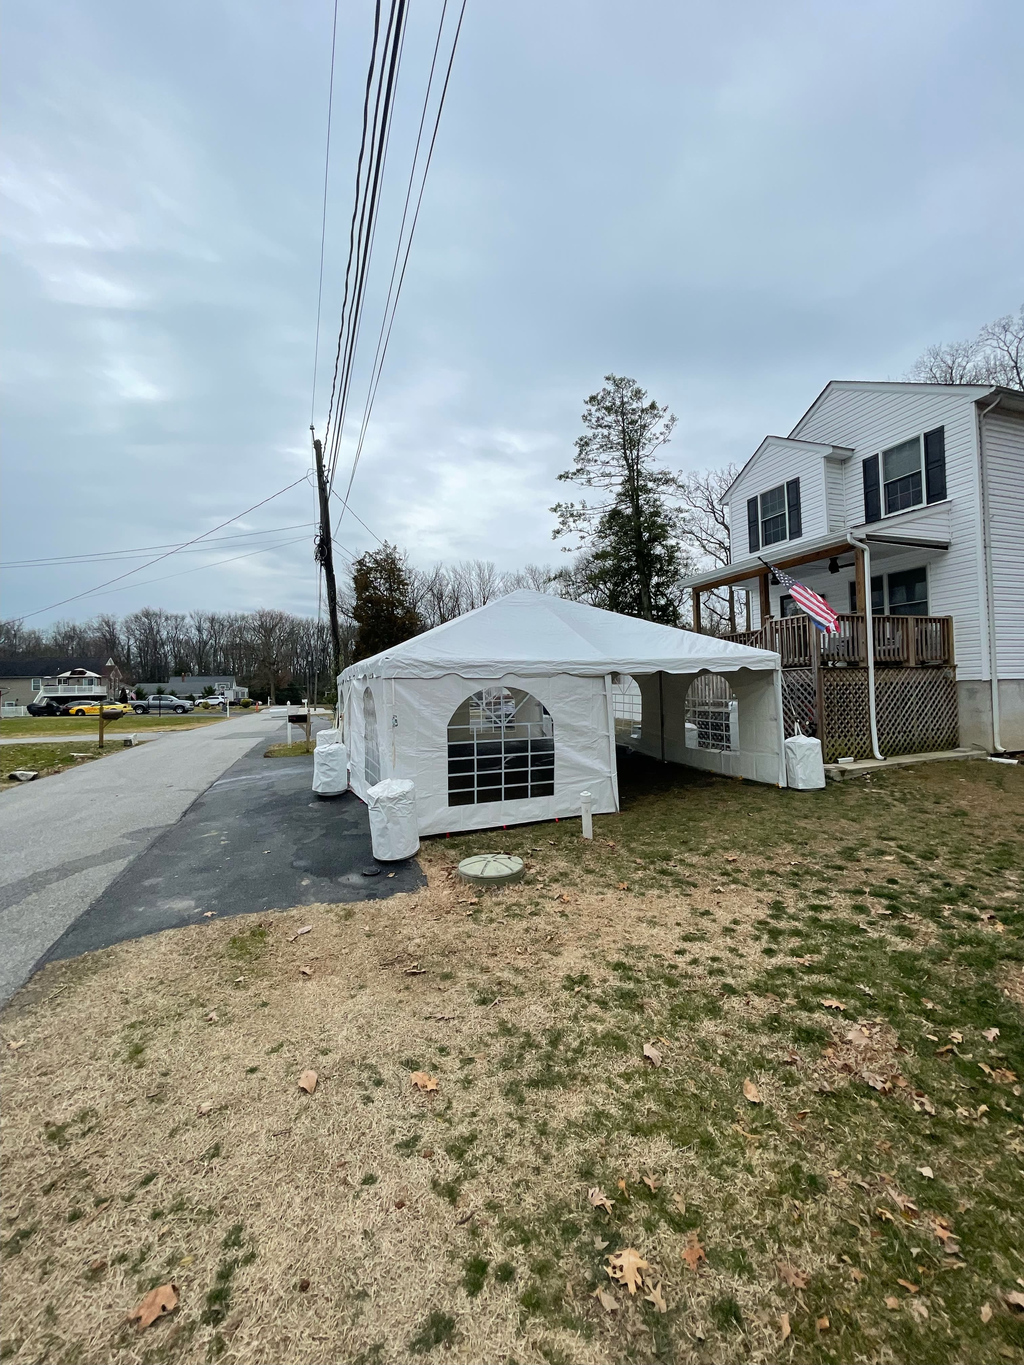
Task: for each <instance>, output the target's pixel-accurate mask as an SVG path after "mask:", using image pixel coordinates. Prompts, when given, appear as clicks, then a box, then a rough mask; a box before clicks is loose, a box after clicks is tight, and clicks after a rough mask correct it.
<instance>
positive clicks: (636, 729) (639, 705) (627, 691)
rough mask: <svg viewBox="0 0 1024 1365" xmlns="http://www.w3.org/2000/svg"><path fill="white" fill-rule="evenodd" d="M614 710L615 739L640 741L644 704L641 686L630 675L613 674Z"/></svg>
mask: <svg viewBox="0 0 1024 1365" xmlns="http://www.w3.org/2000/svg"><path fill="white" fill-rule="evenodd" d="M612 710H613V712H614V714H615V738H616V739H617V740H620V741H621V740H627V739H639V738H640V735H641V733H642V731H643V713H644V702H643V697H642V696H641V694H640V686H639V684H638V683H637V680H636V679H635V678H631V677H630V676H629V674H628V673H613V674H612Z"/></svg>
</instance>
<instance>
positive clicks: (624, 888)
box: [619, 882, 629, 891]
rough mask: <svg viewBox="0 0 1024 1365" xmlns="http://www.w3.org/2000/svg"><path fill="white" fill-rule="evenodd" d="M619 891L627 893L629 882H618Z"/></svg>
mask: <svg viewBox="0 0 1024 1365" xmlns="http://www.w3.org/2000/svg"><path fill="white" fill-rule="evenodd" d="M619 890H620V891H628V890H629V882H619Z"/></svg>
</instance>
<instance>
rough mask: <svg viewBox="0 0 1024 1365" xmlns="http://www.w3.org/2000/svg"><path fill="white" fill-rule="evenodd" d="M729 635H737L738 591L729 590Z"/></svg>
mask: <svg viewBox="0 0 1024 1365" xmlns="http://www.w3.org/2000/svg"><path fill="white" fill-rule="evenodd" d="M729 633H730V635H735V634H736V589H735V588H730V589H729Z"/></svg>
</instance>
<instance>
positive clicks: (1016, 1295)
mask: <svg viewBox="0 0 1024 1365" xmlns="http://www.w3.org/2000/svg"><path fill="white" fill-rule="evenodd" d="M1003 1298H1004V1299H1005V1300H1006V1302H1007V1303H1008V1304H1009V1305H1010V1307H1011V1308H1016V1309H1019V1310H1020V1311H1021V1312H1024V1294H1022V1293H1021V1292H1020V1290H1019V1289H1011V1290H1010V1291H1009V1293H1006V1294H1004V1295H1003Z"/></svg>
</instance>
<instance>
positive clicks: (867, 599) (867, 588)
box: [846, 531, 885, 762]
mask: <svg viewBox="0 0 1024 1365" xmlns="http://www.w3.org/2000/svg"><path fill="white" fill-rule="evenodd" d="M846 539H847V540H848V541H849V542H850V544H851V545H852V546H853V547H854V549H857V550H861V551H863V554H864V629H865V630H866V631H867V647H868V723H869V725H870V728H871V752H872V754H873V755H874V757H875V758H877V759H878V760H879V761H880V762H884V761H885V758H884V755H883V754H882V752H881V750H880V749H879V747H878V725H877V723H876V721H875V626H874V621H873V619H872V616H871V547H870V546H869V545H868V543H867V541H866V540H858V539H857V538H856V536H855V535H854V534H853V532H852V531H847V533H846Z"/></svg>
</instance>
